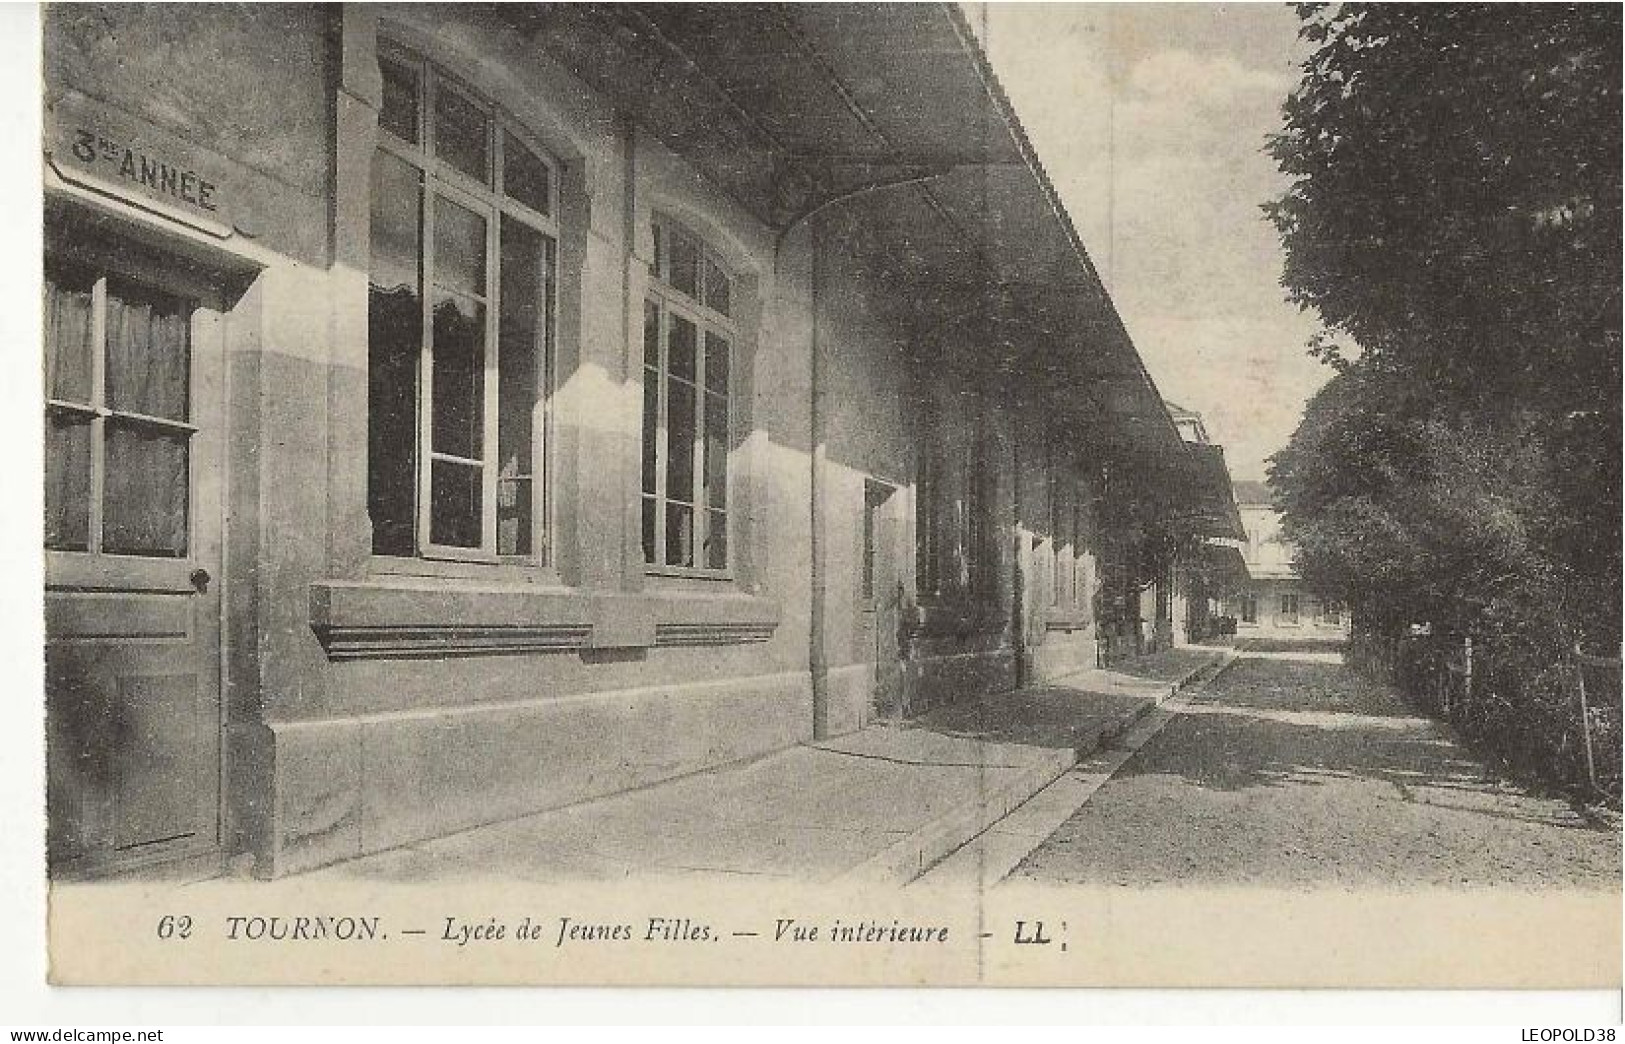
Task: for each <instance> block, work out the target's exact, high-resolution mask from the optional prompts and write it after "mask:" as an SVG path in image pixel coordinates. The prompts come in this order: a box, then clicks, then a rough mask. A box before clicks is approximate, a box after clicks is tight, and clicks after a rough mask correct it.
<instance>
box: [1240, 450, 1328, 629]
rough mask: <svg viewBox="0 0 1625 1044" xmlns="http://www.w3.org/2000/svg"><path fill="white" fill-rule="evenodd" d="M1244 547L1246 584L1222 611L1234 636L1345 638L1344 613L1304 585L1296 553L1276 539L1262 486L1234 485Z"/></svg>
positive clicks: (1275, 521) (1277, 523) (1276, 515)
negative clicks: (1231, 622)
mask: <svg viewBox="0 0 1625 1044" xmlns="http://www.w3.org/2000/svg"><path fill="white" fill-rule="evenodd" d="M1234 488H1235V493H1236V505H1237V507H1238V508H1239V509H1240V510H1241V524H1242V528H1244V529H1245V530H1246V531H1247V542H1246V546H1245V548H1244V550H1243V552H1242V555H1243V557H1244V559H1245V560H1246V563H1247V573H1248V576H1249V577H1250V579H1249V580H1248V582H1247V584H1246V586H1245V587H1244V588H1243V589H1242V590H1240V591H1239V592H1237V593H1235V594H1234V595H1232V597H1231V600H1230V603H1229V606H1228V610H1229V615H1231V616H1233V617H1235V619H1236V633H1237V635H1238V636H1241V637H1247V636H1260V635H1270V636H1279V637H1288V636H1297V637H1306V638H1308V637H1326V638H1337V637H1347V636H1348V632H1349V618H1348V612H1347V610H1345V609H1344V608H1343V607H1342V606H1341V605H1339V604H1338V603H1337V602H1335V601H1331V600H1329V599H1323V598H1321V597H1320V596H1319V595H1317V594H1314V593H1312V592H1311V591H1309V589H1308V588H1306V587H1305V586H1304V583H1303V579H1302V578H1301V577H1299V576H1298V567H1297V549H1296V548H1294V547H1293V546H1292V544H1291V543H1289V542H1288V541H1287V540H1286V539H1285V538H1284V537H1282V536H1281V513H1280V512H1279V511H1277V510H1276V509H1275V498H1274V496H1273V495H1272V493H1271V492H1270V488H1269V486H1268V485H1267V484H1266V483H1263V482H1253V481H1241V482H1236V483H1234Z"/></svg>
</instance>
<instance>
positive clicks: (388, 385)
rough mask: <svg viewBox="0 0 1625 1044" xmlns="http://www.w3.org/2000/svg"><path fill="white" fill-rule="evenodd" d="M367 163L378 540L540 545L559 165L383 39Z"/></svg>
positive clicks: (531, 550)
mask: <svg viewBox="0 0 1625 1044" xmlns="http://www.w3.org/2000/svg"><path fill="white" fill-rule="evenodd" d="M379 66H380V70H381V72H382V73H383V85H384V86H383V107H382V109H381V111H380V113H379V119H378V125H379V131H380V133H379V135H378V148H377V151H376V152H375V153H374V155H373V165H372V263H371V271H370V282H371V285H370V301H369V313H368V318H369V327H368V404H367V406H368V414H367V416H368V430H367V452H368V465H367V507H368V510H369V512H370V513H371V516H372V528H373V541H372V542H373V551H374V553H376V554H381V555H399V556H411V555H423V556H426V557H436V558H454V559H472V560H495V559H519V560H527V561H538V560H541V559H544V558H545V557H546V555H547V527H546V519H547V510H546V490H547V484H546V453H545V447H544V445H543V433H544V431H545V428H546V425H545V424H544V420H543V409H544V406H545V401H546V399H545V394H546V388H547V381H548V377H549V372H550V369H551V356H552V343H551V340H552V330H553V300H554V285H555V273H554V266H555V263H556V262H555V259H556V244H557V240H558V227H557V224H556V215H557V205H556V199H557V177H556V173H555V169H556V168H555V167H554V165H553V164H552V163H551V162H550V161H549V160H548V159H546V158H545V157H544V156H543V154H542V153H541V152H540V150H538V149H536V148H534V147H533V146H532V145H531V144H530V143H529V142H528V141H527V140H526V139H525V137H524V135H523V133H522V132H521V131H520V129H519V128H518V127H517V126H515V125H514V124H513V122H512V121H510V120H507V119H505V118H504V117H503V116H502V115H501V114H500V113H499V112H497V111H496V110H495V109H494V108H493V106H491V105H490V104H488V103H486V102H485V101H483V100H481V99H480V98H478V97H477V96H475V95H474V94H473V93H471V92H469V91H467V90H465V89H464V88H463V87H461V86H460V85H458V84H456V83H455V82H453V81H452V80H451V79H450V78H449V77H447V76H446V75H444V74H443V73H441V71H440V70H439V69H437V68H436V67H434V66H433V65H431V64H429V63H427V62H425V61H423V60H421V59H419V58H417V57H415V56H412V55H409V54H406V53H404V52H401V51H396V50H387V51H386V52H385V53H384V55H382V56H381V57H380V60H379Z"/></svg>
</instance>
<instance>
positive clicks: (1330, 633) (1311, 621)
mask: <svg viewBox="0 0 1625 1044" xmlns="http://www.w3.org/2000/svg"><path fill="white" fill-rule="evenodd" d="M1283 596H1286V597H1291V598H1295V599H1297V605H1298V612H1297V618H1296V620H1294V619H1292V618H1291V614H1288V613H1285V612H1283V611H1282V598H1283ZM1249 597H1250V598H1252V599H1253V603H1254V605H1256V606H1257V612H1256V614H1255V619H1254V620H1252V621H1251V622H1249V621H1247V620H1246V619H1244V618H1243V617H1244V616H1245V612H1244V607H1243V603H1242V600H1243V599H1244V598H1249ZM1225 612H1227V613H1228V614H1229V615H1231V616H1233V617H1235V619H1236V635H1237V637H1239V638H1249V637H1251V638H1282V639H1287V638H1327V639H1340V638H1347V637H1348V633H1349V615H1348V610H1346V609H1342V610H1340V611H1334V612H1328V607H1327V604H1326V602H1325V600H1324V599H1322V598H1321V597H1320V596H1319V595H1316V594H1312V593H1311V592H1310V591H1309V589H1308V588H1306V587H1305V586H1304V585H1303V583H1302V582H1301V581H1299V580H1295V579H1285V580H1254V581H1252V582H1251V583H1250V584H1248V585H1247V587H1246V590H1245V592H1244V593H1242V594H1239V595H1236V596H1233V597H1232V598H1231V599H1230V600H1229V601H1228V603H1227V604H1226V606H1225Z"/></svg>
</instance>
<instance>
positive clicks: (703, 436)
mask: <svg viewBox="0 0 1625 1044" xmlns="http://www.w3.org/2000/svg"><path fill="white" fill-rule="evenodd" d="M654 242H655V256H654V262H653V264H651V266H650V272H649V277H650V278H649V296H648V298H647V299H646V300H645V301H644V305H643V479H642V489H643V493H642V511H643V560H644V561H645V562H646V563H648V564H649V565H650V566H652V567H655V568H661V569H674V570H680V571H696V572H701V573H711V574H714V573H723V572H725V571H726V570H727V569H728V565H729V559H728V449H729V442H728V439H729V406H730V397H731V387H730V385H729V379H730V375H731V374H732V352H733V345H734V344H735V343H737V334H736V331H735V328H734V320H733V308H734V301H733V280H732V278H731V277H730V276H729V274H728V271H727V269H726V268H725V267H724V266H723V264H722V262H721V261H720V260H719V259H718V258H717V257H716V255H715V254H714V253H712V252H711V250H710V249H709V248H708V247H706V245H705V244H704V243H703V242H701V241H700V239H699V238H698V237H697V236H695V235H693V234H692V233H690V232H688V231H687V230H686V229H684V228H682V227H681V226H679V225H677V224H675V223H673V222H670V221H667V220H665V219H663V218H662V219H657V220H656V221H655V225H654Z"/></svg>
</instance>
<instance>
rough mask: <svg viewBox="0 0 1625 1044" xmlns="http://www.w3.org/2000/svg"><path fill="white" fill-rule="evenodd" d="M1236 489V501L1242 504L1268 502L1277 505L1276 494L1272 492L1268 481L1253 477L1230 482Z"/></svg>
mask: <svg viewBox="0 0 1625 1044" xmlns="http://www.w3.org/2000/svg"><path fill="white" fill-rule="evenodd" d="M1230 486H1231V488H1232V489H1233V490H1235V494H1236V503H1237V504H1241V505H1254V504H1267V505H1269V506H1270V507H1274V506H1275V495H1274V494H1273V493H1271V492H1270V485H1269V483H1268V482H1258V481H1255V480H1253V479H1238V480H1236V481H1235V482H1232V483H1231V484H1230Z"/></svg>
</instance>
